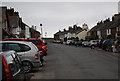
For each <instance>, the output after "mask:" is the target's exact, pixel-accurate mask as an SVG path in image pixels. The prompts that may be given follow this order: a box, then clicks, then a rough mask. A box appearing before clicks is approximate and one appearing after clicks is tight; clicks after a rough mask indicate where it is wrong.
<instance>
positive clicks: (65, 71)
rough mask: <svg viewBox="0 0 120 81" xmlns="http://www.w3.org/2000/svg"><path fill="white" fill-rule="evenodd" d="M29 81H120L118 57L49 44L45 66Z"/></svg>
mask: <svg viewBox="0 0 120 81" xmlns="http://www.w3.org/2000/svg"><path fill="white" fill-rule="evenodd" d="M27 76H28V77H29V79H118V56H117V55H113V53H110V52H105V51H103V50H96V49H91V48H89V47H75V46H69V45H63V44H54V43H49V44H48V55H47V56H46V57H45V61H44V66H43V67H42V68H39V69H36V70H34V71H33V72H31V73H28V74H27Z"/></svg>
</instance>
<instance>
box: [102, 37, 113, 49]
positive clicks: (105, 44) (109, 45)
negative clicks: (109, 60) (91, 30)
mask: <svg viewBox="0 0 120 81" xmlns="http://www.w3.org/2000/svg"><path fill="white" fill-rule="evenodd" d="M114 41H115V39H107V40H104V41H103V43H102V49H103V50H106V51H112V49H113V47H112V46H113V45H114Z"/></svg>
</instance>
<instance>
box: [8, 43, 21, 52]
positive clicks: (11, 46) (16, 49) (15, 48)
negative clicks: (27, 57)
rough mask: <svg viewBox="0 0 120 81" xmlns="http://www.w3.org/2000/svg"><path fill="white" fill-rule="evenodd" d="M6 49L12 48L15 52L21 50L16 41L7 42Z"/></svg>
mask: <svg viewBox="0 0 120 81" xmlns="http://www.w3.org/2000/svg"><path fill="white" fill-rule="evenodd" d="M8 50H14V51H16V52H21V51H22V50H21V48H20V46H19V44H17V43H9V44H8Z"/></svg>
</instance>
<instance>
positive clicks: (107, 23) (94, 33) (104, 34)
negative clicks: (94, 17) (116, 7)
mask: <svg viewBox="0 0 120 81" xmlns="http://www.w3.org/2000/svg"><path fill="white" fill-rule="evenodd" d="M119 21H120V14H115V15H114V16H113V17H112V20H110V18H108V19H106V20H104V21H100V22H98V23H97V25H96V26H94V27H93V28H92V29H91V30H90V31H89V32H88V37H89V39H117V38H120V22H119Z"/></svg>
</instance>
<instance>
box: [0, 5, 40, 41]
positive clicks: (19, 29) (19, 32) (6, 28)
mask: <svg viewBox="0 0 120 81" xmlns="http://www.w3.org/2000/svg"><path fill="white" fill-rule="evenodd" d="M0 10H1V13H0V14H1V17H2V18H0V28H1V31H2V39H5V38H30V37H32V38H39V37H40V35H41V34H40V32H38V31H37V30H36V29H34V28H32V27H30V26H28V25H27V24H25V23H24V22H23V21H22V18H21V17H20V16H19V12H16V11H14V8H9V9H7V6H1V7H0ZM31 32H34V33H35V34H33V33H31Z"/></svg>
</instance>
